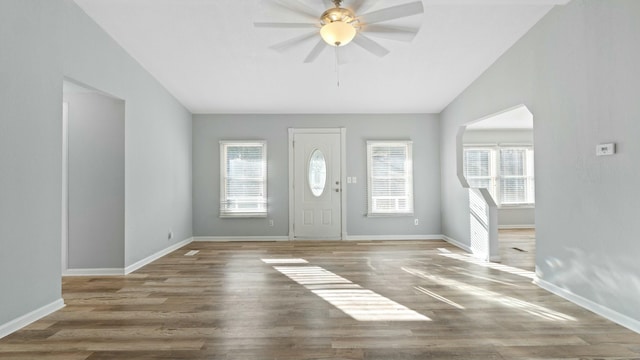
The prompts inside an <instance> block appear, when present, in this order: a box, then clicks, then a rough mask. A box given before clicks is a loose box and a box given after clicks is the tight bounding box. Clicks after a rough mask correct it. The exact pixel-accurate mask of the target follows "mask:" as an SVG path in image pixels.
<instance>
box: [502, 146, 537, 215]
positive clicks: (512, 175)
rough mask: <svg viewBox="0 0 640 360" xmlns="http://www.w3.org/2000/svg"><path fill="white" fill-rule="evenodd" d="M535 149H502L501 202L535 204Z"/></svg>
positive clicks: (504, 203)
mask: <svg viewBox="0 0 640 360" xmlns="http://www.w3.org/2000/svg"><path fill="white" fill-rule="evenodd" d="M533 189H534V186H533V150H531V149H530V148H501V149H500V203H501V204H503V205H508V204H533V203H534V193H533Z"/></svg>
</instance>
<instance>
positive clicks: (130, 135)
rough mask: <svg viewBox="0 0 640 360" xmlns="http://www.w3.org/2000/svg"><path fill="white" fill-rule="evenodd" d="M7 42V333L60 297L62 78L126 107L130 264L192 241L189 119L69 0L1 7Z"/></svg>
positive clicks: (2, 149)
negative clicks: (19, 320) (120, 101)
mask: <svg viewBox="0 0 640 360" xmlns="http://www.w3.org/2000/svg"><path fill="white" fill-rule="evenodd" d="M0 44H2V50H1V51H0V108H1V109H2V118H1V121H0V168H1V169H2V176H0V247H1V249H2V250H1V251H0V289H2V296H0V324H5V323H6V322H8V321H11V320H13V319H16V318H18V317H20V316H23V315H25V314H27V313H29V312H31V311H34V310H36V309H38V308H40V307H42V306H44V305H47V304H51V303H52V302H54V301H56V300H58V299H60V287H61V285H60V283H61V281H60V277H61V271H60V269H61V264H60V254H61V205H62V190H61V188H62V185H61V178H62V157H61V153H62V152H61V149H62V110H61V108H62V81H63V77H64V76H67V77H69V78H71V79H74V80H76V81H78V82H80V83H84V84H88V85H90V86H91V87H93V88H97V89H100V90H102V91H104V92H106V93H109V94H113V95H114V96H116V97H118V98H121V99H123V100H125V101H126V109H125V113H126V124H125V133H126V139H125V148H126V155H125V171H126V175H125V188H126V190H125V196H126V200H125V241H126V244H125V259H124V262H123V263H124V265H125V266H127V265H130V264H132V263H135V262H136V261H138V260H140V259H143V258H144V257H146V256H149V255H151V254H153V253H155V252H157V251H160V250H162V249H164V248H166V247H167V246H169V245H171V244H172V243H174V242H176V241H179V240H183V239H187V238H189V237H191V234H192V219H191V207H192V206H191V193H192V191H191V114H190V113H189V112H188V111H187V110H186V109H185V108H184V107H182V106H181V105H180V104H179V103H178V102H177V101H176V100H175V99H174V98H173V97H172V96H171V95H170V94H169V93H167V91H166V90H165V89H164V88H163V87H162V86H161V85H160V84H159V83H158V82H157V81H156V80H155V79H154V78H153V77H151V76H150V75H149V74H148V73H147V72H146V71H144V70H143V69H142V68H141V67H140V65H139V64H138V63H137V62H136V61H135V60H134V59H133V58H131V57H130V56H129V55H128V54H126V53H125V52H124V51H123V50H122V49H121V48H120V47H119V46H118V45H117V44H116V43H115V42H114V41H113V40H112V39H111V38H110V37H109V36H107V35H106V34H105V33H104V32H103V31H102V30H101V29H100V28H99V27H98V26H97V25H96V24H95V23H94V22H93V21H92V20H90V19H89V18H88V16H86V14H84V13H83V12H82V10H80V9H79V8H78V7H77V5H75V4H74V3H73V2H72V1H70V0H3V1H0ZM169 227H172V230H173V231H174V234H175V238H174V240H173V241H172V242H169V241H167V231H168V228H169Z"/></svg>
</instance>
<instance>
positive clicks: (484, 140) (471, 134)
mask: <svg viewBox="0 0 640 360" xmlns="http://www.w3.org/2000/svg"><path fill="white" fill-rule="evenodd" d="M462 143H463V144H465V145H496V144H510V145H514V144H516V145H531V146H533V129H531V130H514V129H510V130H506V129H502V130H471V129H468V128H467V130H466V131H465V132H464V135H463V138H462ZM498 226H499V227H503V228H510V227H511V228H513V227H534V226H535V208H534V207H532V206H518V207H509V206H505V207H501V208H498Z"/></svg>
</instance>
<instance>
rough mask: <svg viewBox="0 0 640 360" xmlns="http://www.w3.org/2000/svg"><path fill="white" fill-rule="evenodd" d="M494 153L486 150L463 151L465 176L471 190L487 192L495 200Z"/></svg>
mask: <svg viewBox="0 0 640 360" xmlns="http://www.w3.org/2000/svg"><path fill="white" fill-rule="evenodd" d="M494 164H495V152H494V151H493V150H492V149H486V148H467V149H465V151H464V169H465V176H466V178H467V182H468V183H469V186H471V187H472V188H483V189H487V190H489V193H491V196H493V198H494V199H495V198H496V195H495V194H496V172H495V165H494Z"/></svg>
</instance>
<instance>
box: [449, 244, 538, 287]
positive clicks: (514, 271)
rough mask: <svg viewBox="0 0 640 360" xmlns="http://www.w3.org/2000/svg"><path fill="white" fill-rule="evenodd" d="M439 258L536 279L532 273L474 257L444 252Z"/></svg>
mask: <svg viewBox="0 0 640 360" xmlns="http://www.w3.org/2000/svg"><path fill="white" fill-rule="evenodd" d="M440 256H444V257H448V258H450V259H455V260H460V261H464V262H466V263H469V264H474V265H478V266H482V267H486V268H489V269H493V270H498V271H503V272H507V273H509V274H513V275H518V276H522V277H525V278H528V279H531V280H534V279H535V278H536V274H535V273H534V272H533V271H528V270H522V269H518V268H515V267H513V266H508V265H502V264H498V263H494V262H488V261H484V260H482V259H477V258H474V257H472V256H470V255H461V254H455V253H452V252H450V251H448V250H447V251H446V252H442V253H441V254H440Z"/></svg>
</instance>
